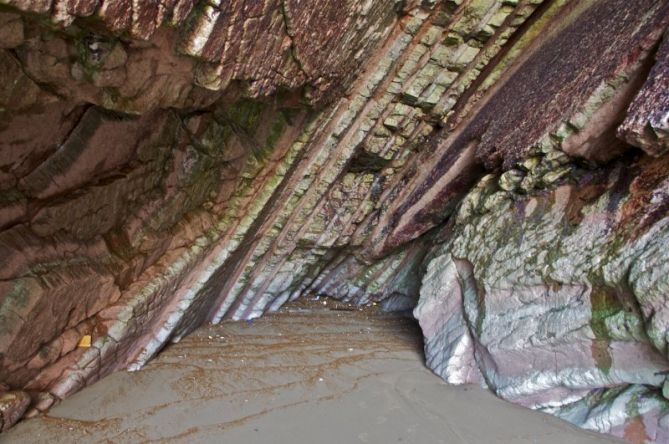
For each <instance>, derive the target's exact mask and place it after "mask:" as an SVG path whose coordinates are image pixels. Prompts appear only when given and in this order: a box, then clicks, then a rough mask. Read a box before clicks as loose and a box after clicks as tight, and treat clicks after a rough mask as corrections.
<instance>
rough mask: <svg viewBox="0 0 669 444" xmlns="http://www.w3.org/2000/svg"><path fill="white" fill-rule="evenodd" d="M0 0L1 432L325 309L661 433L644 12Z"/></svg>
mask: <svg viewBox="0 0 669 444" xmlns="http://www.w3.org/2000/svg"><path fill="white" fill-rule="evenodd" d="M0 4H1V5H2V6H0V24H1V25H0V48H1V49H0V66H2V70H0V76H1V77H2V81H3V82H2V87H0V114H2V117H3V119H2V123H1V124H0V263H1V264H2V267H0V381H3V382H4V383H5V384H6V385H7V387H5V388H4V389H3V390H6V392H5V393H6V394H5V395H3V396H5V398H6V399H5V398H2V399H0V415H1V418H2V419H3V423H2V424H0V426H2V427H5V426H6V427H8V426H9V425H11V423H13V422H14V421H16V419H18V418H19V417H20V416H21V415H22V414H23V412H24V411H25V410H26V408H27V407H28V404H29V402H28V398H27V396H26V393H27V394H29V395H30V398H31V400H30V405H31V406H30V407H29V408H28V410H27V415H28V416H30V415H33V414H36V413H38V412H40V411H44V410H45V409H47V408H48V407H49V406H50V405H52V404H53V403H54V402H56V401H58V400H60V399H63V398H64V397H66V396H68V395H70V394H72V393H73V392H75V391H76V390H78V389H80V388H82V387H83V386H85V385H87V384H90V383H92V382H95V381H96V380H98V379H99V378H101V377H103V376H104V375H106V374H109V373H110V372H112V371H115V370H120V369H130V370H133V369H138V368H140V367H141V366H142V365H143V364H145V363H146V362H147V361H148V360H149V359H151V358H152V357H153V356H155V354H156V353H157V352H159V351H160V349H161V348H162V347H164V346H165V345H166V344H167V343H169V342H171V341H172V342H173V341H178V340H179V339H180V338H182V337H183V336H184V335H186V334H188V333H189V332H190V331H192V330H193V329H194V328H196V327H197V326H199V325H201V324H202V323H203V322H219V321H221V320H222V319H224V318H230V319H251V318H254V317H258V316H260V315H262V314H263V313H264V312H266V311H267V310H274V309H277V308H278V307H280V306H281V305H282V304H284V303H285V302H287V301H289V300H292V299H295V298H297V297H299V296H300V295H304V294H321V295H327V296H331V297H335V298H338V299H342V300H346V301H349V302H355V303H360V304H364V303H369V302H379V301H380V302H381V303H382V305H383V306H384V307H385V308H386V309H389V310H410V309H413V308H414V306H416V303H417V300H418V298H419V297H420V299H419V300H418V305H417V307H416V309H415V311H414V313H415V315H416V317H417V318H418V320H419V321H420V323H421V327H422V328H423V332H424V334H425V339H426V355H427V362H428V365H429V366H430V367H431V368H432V369H434V370H435V372H436V373H438V374H439V375H441V376H442V377H444V378H445V379H446V380H447V381H450V382H453V383H465V382H477V383H482V384H486V385H487V386H488V387H490V388H491V389H492V390H494V391H495V392H496V393H497V394H498V395H499V396H501V397H503V398H505V399H508V400H511V401H513V402H517V403H520V404H523V405H526V406H528V407H532V408H541V409H544V410H546V411H549V412H552V413H554V414H558V415H559V416H561V417H564V418H566V419H568V420H570V421H572V422H575V423H577V424H580V425H583V426H585V427H589V428H592V429H595V430H600V431H604V432H608V433H612V434H616V435H618V436H623V437H625V438H627V439H628V440H630V441H632V442H644V441H646V440H649V441H652V440H657V441H662V440H667V439H669V425H668V424H669V417H667V418H665V413H666V412H668V411H669V404H667V402H665V400H664V399H665V398H664V397H663V395H662V390H661V388H662V386H663V384H664V378H665V373H666V372H667V371H669V360H668V357H667V344H666V341H667V339H666V337H667V328H668V327H669V315H668V314H667V313H665V311H666V308H665V305H667V304H666V300H667V296H668V295H669V281H667V277H666V276H667V271H669V270H667V269H666V268H667V264H668V263H669V260H668V259H669V257H668V256H667V253H666V248H665V246H666V245H669V242H668V241H669V239H667V237H668V236H669V232H667V229H666V224H667V223H668V221H669V219H668V218H667V216H668V215H669V214H668V213H667V208H668V205H669V197H668V196H669V189H668V187H669V185H668V184H669V181H668V179H669V178H668V176H669V160H668V158H667V155H666V154H665V153H666V151H667V148H668V144H669V138H668V137H669V136H667V134H669V133H668V131H669V126H668V125H669V123H668V119H669V117H668V116H669V102H667V97H668V96H667V91H668V88H669V83H668V82H669V74H668V72H669V71H668V70H669V43H667V39H668V38H663V35H664V33H665V31H666V29H667V26H668V25H669V5H667V4H666V2H665V1H662V0H633V1H630V0H587V1H576V0H571V1H570V0H552V1H549V0H546V1H541V0H517V1H516V0H513V1H512V0H449V1H428V0H423V1H406V2H405V1H396V0H380V1H362V2H360V1H352V0H351V1H330V0H309V1H293V0H264V1H251V0H249V1H234V2H211V1H209V2H198V1H195V0H186V1H182V0H172V1H164V2H142V1H130V0H127V1H126V0H90V1H88V0H78V1H69V0H54V1H45V0H40V1H35V0H33V1H31V0H25V1H21V0H2V1H0ZM667 386H668V387H669V384H668V385H667ZM667 391H669V390H667Z"/></svg>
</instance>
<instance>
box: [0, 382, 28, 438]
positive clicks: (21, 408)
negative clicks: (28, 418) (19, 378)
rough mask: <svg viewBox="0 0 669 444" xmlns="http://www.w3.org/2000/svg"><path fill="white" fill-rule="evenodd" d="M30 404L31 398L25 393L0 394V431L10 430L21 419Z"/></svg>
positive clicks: (10, 392)
mask: <svg viewBox="0 0 669 444" xmlns="http://www.w3.org/2000/svg"><path fill="white" fill-rule="evenodd" d="M29 404H30V396H28V394H27V393H25V392H20V391H9V392H3V393H0V431H5V430H8V429H9V428H10V427H11V426H13V425H14V424H16V421H18V420H19V419H21V416H23V413H24V412H25V411H26V409H27V408H28V405H29Z"/></svg>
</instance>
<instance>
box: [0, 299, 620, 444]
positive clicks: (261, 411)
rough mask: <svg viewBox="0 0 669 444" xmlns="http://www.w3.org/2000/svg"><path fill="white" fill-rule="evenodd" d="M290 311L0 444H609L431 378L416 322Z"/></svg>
mask: <svg viewBox="0 0 669 444" xmlns="http://www.w3.org/2000/svg"><path fill="white" fill-rule="evenodd" d="M321 304H322V301H320V302H318V303H315V302H312V303H310V304H305V303H302V304H298V305H291V306H288V307H286V308H283V309H282V310H281V311H280V312H278V313H275V314H269V315H266V316H265V317H263V318H261V319H258V320H256V321H254V322H252V323H249V322H223V323H221V324H219V325H207V326H204V327H202V328H200V329H198V330H197V331H195V332H194V333H193V334H191V335H190V336H189V337H187V338H185V339H184V340H183V341H181V342H180V343H179V344H175V345H172V346H170V347H168V348H166V349H165V350H164V351H163V352H162V353H161V354H160V356H158V357H157V358H156V359H154V360H153V361H151V362H150V363H149V364H148V365H147V366H146V367H145V368H144V369H143V370H141V371H139V372H134V373H127V372H120V373H116V374H113V375H111V376H109V377H107V378H105V379H104V380H102V381H101V382H98V383H97V384H94V385H93V386H91V387H88V388H86V389H84V390H82V391H81V392H79V393H77V394H76V395H74V396H73V397H71V398H69V399H67V400H65V401H64V402H63V403H61V404H60V405H58V406H56V407H55V408H53V409H51V411H50V412H49V413H48V415H45V416H42V417H38V418H35V419H32V420H29V421H24V422H22V423H20V424H18V425H17V426H16V427H15V428H14V429H12V430H11V431H9V432H8V433H5V434H2V435H0V443H2V444H5V443H71V442H77V443H135V442H160V443H172V442H183V443H209V442H225V443H244V444H248V443H337V444H340V443H357V442H360V443H449V444H451V443H453V444H458V443H467V444H478V443H533V444H534V443H540V444H544V443H566V442H568V443H574V444H575V443H610V442H618V441H616V440H614V439H612V438H610V437H606V436H602V435H596V434H594V433H589V432H585V431H582V430H579V429H577V428H575V427H573V426H571V425H570V424H567V423H565V422H563V421H560V420H558V419H556V418H553V417H551V416H548V415H545V414H542V413H539V412H532V411H529V410H526V409H523V408H520V407H517V406H514V405H512V404H509V403H506V402H504V401H501V400H499V399H497V398H495V397H494V396H493V395H492V394H490V393H489V392H487V391H485V390H483V389H481V388H479V387H474V386H449V385H447V384H446V383H444V382H443V381H442V380H441V379H439V378H438V377H437V376H435V375H434V374H433V373H431V372H430V371H429V370H428V369H427V368H425V366H424V364H423V352H422V337H421V334H420V330H419V328H418V327H417V325H416V324H415V323H414V322H413V321H411V320H410V319H407V318H403V317H400V316H397V315H386V314H381V313H378V312H370V311H359V310H350V309H349V308H348V307H345V306H341V305H340V306H337V307H333V304H330V305H329V306H322V305H321Z"/></svg>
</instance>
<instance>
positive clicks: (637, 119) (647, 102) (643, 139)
mask: <svg viewBox="0 0 669 444" xmlns="http://www.w3.org/2000/svg"><path fill="white" fill-rule="evenodd" d="M618 135H619V136H620V137H621V138H623V139H625V140H626V141H627V142H629V143H630V144H631V145H634V146H638V147H639V148H641V149H643V150H644V151H646V152H647V153H648V154H650V155H653V156H659V155H661V154H663V153H665V152H666V150H667V149H669V38H668V37H667V34H665V36H664V40H663V42H662V45H661V46H660V47H659V49H658V50H657V53H656V55H655V65H654V66H653V68H652V70H651V72H650V74H649V75H648V79H647V80H646V83H645V84H644V86H643V88H642V89H641V91H639V94H638V95H637V97H636V98H635V99H634V101H633V102H632V104H631V105H630V108H629V111H628V115H627V118H626V119H625V121H624V122H623V124H622V125H621V126H620V128H619V129H618Z"/></svg>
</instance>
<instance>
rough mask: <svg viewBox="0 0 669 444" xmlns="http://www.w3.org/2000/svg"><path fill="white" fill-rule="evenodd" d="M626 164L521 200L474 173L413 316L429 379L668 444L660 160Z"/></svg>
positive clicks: (664, 197)
mask: <svg viewBox="0 0 669 444" xmlns="http://www.w3.org/2000/svg"><path fill="white" fill-rule="evenodd" d="M629 162H630V161H629V159H628V160H627V161H626V162H619V163H614V164H612V165H610V166H609V167H607V168H605V169H602V170H597V171H591V170H587V169H583V168H582V167H578V166H572V170H571V171H570V174H569V175H568V176H565V177H564V178H563V181H562V182H561V183H560V184H559V185H557V186H549V187H548V188H547V189H545V190H543V191H541V190H536V191H533V192H531V193H529V194H525V193H524V192H523V191H522V190H521V189H520V188H515V189H513V188H512V189H510V190H509V187H507V186H506V185H507V183H508V182H506V181H504V179H503V176H502V178H498V177H497V176H486V177H485V178H483V179H482V181H481V182H480V183H479V184H478V185H477V186H476V187H475V188H474V190H473V191H472V192H471V193H469V194H468V195H467V196H466V197H465V199H464V200H463V203H462V206H461V208H460V211H459V214H458V217H457V222H455V223H454V224H453V226H451V227H449V228H448V231H449V233H448V238H449V240H448V241H447V242H446V243H445V244H444V245H443V246H442V247H439V248H438V250H436V251H434V252H433V253H432V256H433V258H432V259H431V260H430V262H429V266H428V268H427V273H426V275H425V276H424V278H423V285H422V287H421V290H420V291H421V298H420V302H419V305H418V306H417V308H416V309H415V311H414V313H415V315H416V317H417V318H418V320H419V321H420V323H421V327H422V329H423V332H424V334H425V339H426V344H425V350H426V356H427V362H428V365H429V366H430V367H431V368H432V369H434V370H435V372H437V373H438V374H439V375H441V376H442V377H443V378H444V379H446V380H447V381H450V382H453V383H482V384H485V385H487V386H488V387H489V388H490V389H491V390H493V391H494V392H495V393H496V394H497V395H498V396H501V397H502V398H504V399H507V400H509V401H512V402H516V403H519V404H522V405H524V406H527V407H530V408H538V409H544V410H546V411H549V412H551V413H553V414H556V415H558V416H561V417H563V418H565V419H568V420H570V421H572V422H574V423H576V424H578V425H581V426H583V427H586V428H591V429H594V430H599V431H604V432H607V433H612V434H616V435H619V436H621V437H624V438H628V439H630V440H632V441H636V438H635V435H634V433H636V432H638V430H637V429H638V428H639V427H641V430H642V431H643V432H644V434H645V437H646V439H648V440H649V441H657V442H664V441H666V440H667V439H669V428H668V427H667V423H668V421H669V416H667V415H669V401H667V400H665V399H664V398H663V396H662V394H661V388H662V386H663V384H664V381H665V377H666V376H665V375H666V374H667V371H668V370H669V360H668V359H667V358H668V356H667V342H666V341H667V339H666V338H667V333H668V332H669V330H668V328H667V327H668V325H667V323H666V322H665V319H666V313H665V311H666V308H665V307H664V305H665V301H666V297H667V294H668V293H667V290H668V289H669V280H667V271H668V270H667V269H666V268H667V264H668V262H667V260H666V253H665V252H664V250H665V248H666V245H667V244H668V242H669V218H667V214H666V210H664V211H662V210H660V211H661V212H660V213H658V210H659V209H661V208H666V205H667V202H668V196H669V193H668V192H669V188H668V187H669V168H667V167H668V166H669V164H668V162H669V158H667V157H666V156H665V157H662V158H660V159H657V160H651V159H648V158H645V159H642V160H639V161H637V162H635V163H633V164H632V165H631V166H628V165H625V164H626V163H629ZM550 174H551V172H547V173H545V175H544V177H546V175H550ZM505 188H507V190H505ZM519 191H520V193H519ZM521 193H522V194H521ZM651 387H654V389H651ZM621 409H622V411H624V412H627V413H626V414H623V415H621ZM629 412H636V413H634V414H631V413H629Z"/></svg>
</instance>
